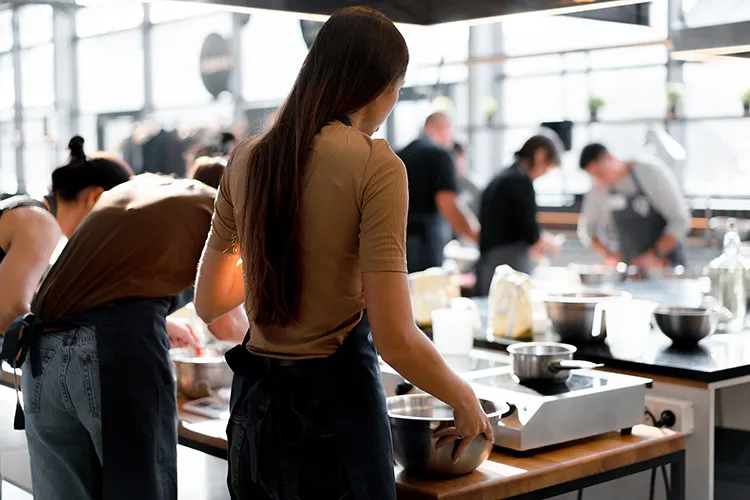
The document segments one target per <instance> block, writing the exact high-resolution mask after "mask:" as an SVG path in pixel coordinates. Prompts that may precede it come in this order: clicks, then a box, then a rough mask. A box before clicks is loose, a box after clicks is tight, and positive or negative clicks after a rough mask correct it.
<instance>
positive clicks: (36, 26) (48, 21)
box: [18, 5, 52, 47]
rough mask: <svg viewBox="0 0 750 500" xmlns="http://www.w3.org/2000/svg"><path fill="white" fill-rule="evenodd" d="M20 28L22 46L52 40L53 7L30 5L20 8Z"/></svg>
mask: <svg viewBox="0 0 750 500" xmlns="http://www.w3.org/2000/svg"><path fill="white" fill-rule="evenodd" d="M18 29H19V35H20V42H21V47H29V46H32V45H40V44H43V43H48V42H51V41H52V7H50V6H49V5H29V6H27V7H21V8H19V9H18Z"/></svg>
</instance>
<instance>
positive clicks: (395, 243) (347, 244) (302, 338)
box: [208, 122, 409, 358]
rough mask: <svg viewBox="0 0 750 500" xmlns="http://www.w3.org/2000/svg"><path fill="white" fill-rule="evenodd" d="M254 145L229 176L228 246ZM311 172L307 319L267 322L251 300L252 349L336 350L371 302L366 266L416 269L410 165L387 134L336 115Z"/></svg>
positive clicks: (219, 243) (220, 208) (293, 354)
mask: <svg viewBox="0 0 750 500" xmlns="http://www.w3.org/2000/svg"><path fill="white" fill-rule="evenodd" d="M251 147H252V144H251V142H249V141H246V142H244V143H242V144H240V145H239V146H238V147H237V149H236V150H235V152H234V154H233V156H232V159H231V160H230V163H229V166H228V167H227V171H226V173H225V175H224V177H223V179H222V181H221V186H220V188H219V196H218V197H217V199H216V207H215V211H214V217H213V222H212V228H211V235H210V237H209V240H208V244H209V246H211V247H212V248H214V249H217V250H220V251H226V252H233V251H238V249H237V248H236V247H234V246H233V242H237V241H243V238H242V235H241V234H238V233H237V231H238V228H237V224H236V222H235V221H236V220H240V219H239V217H238V214H239V213H241V212H239V211H240V210H242V209H243V203H242V200H241V198H242V196H243V195H244V192H245V182H246V179H247V169H248V156H249V153H250V149H251ZM305 175H306V179H305V185H304V189H303V193H302V228H303V229H302V231H303V234H302V254H303V262H302V267H303V276H302V297H301V305H300V321H299V322H298V323H295V324H292V325H290V326H287V327H283V328H282V327H263V328H259V327H258V326H257V325H255V324H254V323H253V321H252V312H251V311H252V304H250V303H247V302H246V304H245V308H246V309H247V311H248V317H250V342H249V344H248V349H249V350H250V351H252V352H255V353H257V354H262V355H265V356H271V357H284V358H313V357H325V356H329V355H331V354H333V353H334V352H335V351H336V350H337V349H338V347H339V346H340V345H341V344H342V342H343V341H344V339H345V338H346V336H347V335H348V334H349V332H350V331H351V330H352V328H353V327H354V326H355V325H356V324H357V322H358V321H359V320H360V318H361V317H362V313H363V311H364V309H365V299H364V295H363V292H362V273H363V272H371V271H395V272H402V273H405V272H406V250H405V247H406V216H407V211H408V205H409V201H408V196H409V195H408V190H407V180H406V169H405V168H404V165H403V163H402V162H401V160H400V159H399V158H398V157H397V156H396V155H395V154H394V153H393V151H391V148H390V147H389V145H388V143H387V142H386V141H384V140H378V139H371V138H370V137H369V136H367V135H365V134H363V133H361V132H358V131H357V130H356V129H355V128H353V127H348V126H346V125H344V124H342V123H340V122H332V123H331V124H329V125H326V126H325V127H324V128H323V129H322V130H321V131H320V133H318V135H317V136H316V137H315V139H314V141H313V145H312V154H311V156H310V160H309V164H308V166H307V171H306V174H305ZM239 230H240V231H241V230H242V228H240V229H239ZM246 286H247V284H246Z"/></svg>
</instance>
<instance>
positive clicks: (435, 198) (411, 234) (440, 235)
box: [398, 113, 477, 273]
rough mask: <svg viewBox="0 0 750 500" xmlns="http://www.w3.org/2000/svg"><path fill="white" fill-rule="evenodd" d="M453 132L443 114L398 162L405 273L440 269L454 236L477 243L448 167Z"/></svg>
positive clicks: (433, 118) (470, 218) (429, 121)
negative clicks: (404, 206)
mask: <svg viewBox="0 0 750 500" xmlns="http://www.w3.org/2000/svg"><path fill="white" fill-rule="evenodd" d="M453 145H454V140H453V130H452V127H451V123H450V119H449V118H448V116H447V115H446V114H444V113H433V114H431V115H430V116H428V117H427V120H426V121H425V125H424V135H422V136H421V137H419V138H417V139H416V140H414V141H413V142H412V143H410V144H409V145H408V146H406V147H405V148H404V149H402V150H401V151H400V152H399V153H398V156H399V157H400V158H401V160H402V161H403V162H404V165H406V172H407V176H408V178H409V220H408V224H407V228H406V258H407V265H408V270H409V272H410V273H414V272H418V271H424V270H425V269H429V268H431V267H439V266H442V265H443V249H444V247H445V245H446V244H447V243H448V242H449V241H450V240H451V237H452V235H453V233H455V234H456V235H458V236H460V237H466V238H469V239H473V240H474V241H476V239H477V224H476V221H475V220H474V217H473V215H471V214H470V213H468V211H466V210H463V209H462V208H461V207H460V204H459V200H458V180H457V178H456V166H455V162H454V161H453V156H452V151H453Z"/></svg>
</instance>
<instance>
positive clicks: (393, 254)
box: [359, 141, 409, 273]
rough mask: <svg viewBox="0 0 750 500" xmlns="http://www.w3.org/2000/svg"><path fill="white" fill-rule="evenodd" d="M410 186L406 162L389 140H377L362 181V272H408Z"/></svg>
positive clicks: (360, 226)
mask: <svg viewBox="0 0 750 500" xmlns="http://www.w3.org/2000/svg"><path fill="white" fill-rule="evenodd" d="M408 189H409V188H408V182H407V178H406V168H405V167H404V164H403V163H402V162H401V160H400V159H399V158H398V157H397V156H396V154H395V153H394V152H393V151H391V149H390V147H389V146H388V143H386V142H385V141H376V142H375V144H374V147H373V152H372V155H371V156H370V160H369V161H368V164H367V168H366V169H365V175H364V178H363V180H362V205H361V206H362V215H361V219H360V224H359V260H360V266H361V268H362V272H374V271H392V272H402V273H405V272H406V217H407V213H408V210H409V191H408Z"/></svg>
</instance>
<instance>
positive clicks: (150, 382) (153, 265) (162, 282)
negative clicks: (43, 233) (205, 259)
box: [3, 138, 216, 500]
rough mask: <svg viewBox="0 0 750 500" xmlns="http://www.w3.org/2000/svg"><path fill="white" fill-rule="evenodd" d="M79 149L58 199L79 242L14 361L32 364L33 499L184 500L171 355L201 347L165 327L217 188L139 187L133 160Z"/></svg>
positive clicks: (28, 389)
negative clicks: (92, 155) (130, 166)
mask: <svg viewBox="0 0 750 500" xmlns="http://www.w3.org/2000/svg"><path fill="white" fill-rule="evenodd" d="M70 146H71V160H72V161H71V162H70V163H69V164H68V165H65V166H63V167H60V168H58V169H56V170H55V171H54V172H53V174H52V191H51V196H50V197H48V198H47V200H48V202H49V203H50V207H51V209H52V211H53V212H55V213H56V215H57V218H58V221H59V222H60V225H61V227H62V229H63V233H64V234H65V235H66V236H68V242H67V244H66V246H65V248H64V249H63V251H62V253H61V254H60V256H59V258H58V259H57V261H56V262H55V263H54V265H53V266H52V267H51V268H50V270H49V272H48V273H47V276H46V277H45V278H44V279H43V281H42V283H41V286H40V287H39V291H38V293H37V294H36V296H35V298H34V299H33V301H32V304H31V313H30V314H27V315H25V316H23V317H22V318H18V319H16V321H14V322H13V324H12V325H11V327H10V328H9V329H8V332H7V333H6V338H5V344H4V348H8V349H7V350H6V349H4V351H3V357H4V359H6V360H8V359H11V360H12V359H15V358H16V357H19V361H21V362H23V373H24V375H23V379H22V385H23V391H22V392H23V399H24V408H25V427H26V436H27V439H28V446H29V454H30V458H31V475H32V485H33V490H34V498H37V499H40V500H58V499H59V500H63V499H71V498H75V499H76V500H93V499H102V498H103V499H119V498H122V499H126V498H127V499H132V498H148V499H157V500H160V499H169V500H174V499H176V498H177V493H176V484H177V483H176V446H177V420H176V419H177V405H176V393H175V385H174V376H173V373H172V363H171V360H170V357H169V347H170V345H171V346H173V347H183V346H188V345H190V346H196V345H197V338H196V335H195V333H194V331H193V330H192V328H190V326H188V325H187V324H184V323H179V322H173V321H168V320H166V319H165V318H166V316H167V314H168V313H170V312H172V311H173V310H175V309H177V308H179V307H181V306H182V305H184V304H182V303H181V302H180V301H181V299H180V298H179V297H180V293H181V292H183V291H184V290H185V289H187V288H188V287H190V286H191V285H192V283H193V281H194V278H195V270H196V267H197V263H198V258H199V256H200V251H201V248H202V243H203V241H204V240H205V235H206V234H207V232H208V230H209V227H210V219H211V213H212V210H213V202H214V198H215V195H216V191H215V190H214V189H212V188H210V187H209V186H206V185H203V184H202V183H200V182H198V181H194V180H187V179H183V180H176V179H173V178H171V177H166V176H161V175H155V174H143V175H139V176H137V177H134V178H131V173H130V171H129V170H127V169H126V168H124V165H123V164H122V163H121V162H114V161H108V162H107V163H103V162H102V161H100V160H97V159H89V158H87V157H86V155H85V154H84V153H83V140H82V139H81V138H74V139H73V140H71V145H70ZM105 167H106V168H105ZM10 345H14V346H15V348H14V349H10V348H9V346H10ZM19 410H20V409H19ZM18 415H19V418H18V419H17V422H16V423H17V424H18V427H23V426H24V421H23V420H24V419H23V418H22V417H23V413H22V412H20V411H19V412H18ZM105 457H106V458H105ZM105 463H106V467H105V466H104V464H105Z"/></svg>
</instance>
